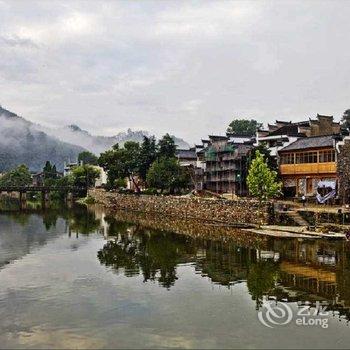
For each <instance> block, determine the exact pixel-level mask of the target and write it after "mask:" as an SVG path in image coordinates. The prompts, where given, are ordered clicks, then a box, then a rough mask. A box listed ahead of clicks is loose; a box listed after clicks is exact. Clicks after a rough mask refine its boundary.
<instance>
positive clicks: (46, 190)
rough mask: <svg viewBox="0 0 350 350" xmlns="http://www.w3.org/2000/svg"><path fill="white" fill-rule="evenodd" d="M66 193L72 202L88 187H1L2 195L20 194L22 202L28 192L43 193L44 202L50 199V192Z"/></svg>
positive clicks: (24, 200)
mask: <svg viewBox="0 0 350 350" xmlns="http://www.w3.org/2000/svg"><path fill="white" fill-rule="evenodd" d="M57 191H60V192H63V193H66V199H67V200H72V199H73V194H74V193H79V192H83V191H86V187H77V186H0V194H1V193H2V192H7V193H12V192H18V193H19V199H20V202H21V203H22V202H26V200H27V192H41V195H42V200H43V202H47V201H49V199H50V197H49V196H50V192H57Z"/></svg>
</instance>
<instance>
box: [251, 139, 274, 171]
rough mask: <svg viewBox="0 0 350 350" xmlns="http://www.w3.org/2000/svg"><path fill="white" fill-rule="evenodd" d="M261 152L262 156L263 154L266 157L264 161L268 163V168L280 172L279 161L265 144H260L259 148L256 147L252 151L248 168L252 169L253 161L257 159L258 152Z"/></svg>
mask: <svg viewBox="0 0 350 350" xmlns="http://www.w3.org/2000/svg"><path fill="white" fill-rule="evenodd" d="M258 151H259V152H260V154H262V155H263V156H264V159H265V160H266V162H267V165H268V167H269V168H270V169H271V170H274V171H277V170H278V166H277V160H276V158H275V157H272V156H271V152H270V150H269V149H268V148H267V147H266V146H265V145H263V144H260V145H259V146H257V147H254V148H253V149H252V151H251V152H250V154H249V158H248V168H249V167H250V165H251V163H252V161H253V159H255V157H256V152H258Z"/></svg>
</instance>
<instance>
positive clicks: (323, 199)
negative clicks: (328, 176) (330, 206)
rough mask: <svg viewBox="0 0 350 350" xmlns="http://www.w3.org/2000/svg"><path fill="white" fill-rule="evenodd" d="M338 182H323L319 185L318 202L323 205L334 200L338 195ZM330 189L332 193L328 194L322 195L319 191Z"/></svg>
mask: <svg viewBox="0 0 350 350" xmlns="http://www.w3.org/2000/svg"><path fill="white" fill-rule="evenodd" d="M336 185H337V183H336V180H323V181H320V182H319V183H318V184H317V195H316V198H317V201H318V202H319V203H321V204H323V203H325V202H327V201H328V200H329V199H331V198H334V197H335V195H336V194H337V191H336V189H335V188H336ZM325 188H329V189H330V191H329V192H328V193H327V194H324V195H322V194H321V193H320V192H319V190H321V189H325Z"/></svg>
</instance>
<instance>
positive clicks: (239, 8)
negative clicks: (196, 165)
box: [0, 0, 350, 142]
mask: <svg viewBox="0 0 350 350" xmlns="http://www.w3.org/2000/svg"><path fill="white" fill-rule="evenodd" d="M349 42H350V1H329V2H327V1H319V2H318V1H300V2H298V1H291V2H288V1H274V2H271V1H269V2H263V1H256V2H254V1H251V2H248V1H243V2H239V1H222V2H220V1H218V2H214V1H211V2H205V1H194V2H189V1H184V2H181V1H154V2H148V1H106V2H103V1H92V0H90V1H85V2H74V1H66V2H65V1H57V2H54V1H23V2H22V1H16V0H13V1H3V0H0V50H1V54H0V91H1V94H0V104H1V105H2V106H3V107H5V108H8V109H10V110H11V111H14V112H16V113H17V114H19V115H22V116H24V117H26V118H27V119H30V120H32V121H34V122H39V123H42V124H45V125H53V126H62V125H65V124H71V123H76V124H78V125H80V126H81V127H83V128H85V129H87V130H89V131H90V132H92V133H95V134H108V135H112V134H113V133H116V132H118V131H121V130H125V129H126V128H128V127H131V128H133V129H145V130H149V131H150V132H153V133H155V134H157V135H160V134H163V133H165V132H167V131H170V132H171V133H173V134H175V135H177V136H179V137H183V138H185V139H186V140H187V141H189V142H195V141H198V140H199V139H200V138H201V137H205V136H206V135H207V134H208V133H223V132H224V130H225V128H226V126H227V124H228V123H229V121H230V120H231V119H232V118H235V117H248V118H256V119H258V120H260V121H262V122H267V121H272V120H274V119H276V118H278V119H285V120H301V119H304V118H309V117H313V116H315V115H316V113H320V114H331V115H334V116H336V117H337V118H339V117H340V116H341V114H342V112H343V111H344V110H345V109H346V108H350V50H349V48H348V45H349Z"/></svg>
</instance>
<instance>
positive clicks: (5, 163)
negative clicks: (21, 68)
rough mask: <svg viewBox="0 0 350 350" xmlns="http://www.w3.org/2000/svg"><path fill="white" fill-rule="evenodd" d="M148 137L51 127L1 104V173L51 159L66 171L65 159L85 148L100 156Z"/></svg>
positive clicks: (36, 166)
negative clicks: (19, 166)
mask: <svg viewBox="0 0 350 350" xmlns="http://www.w3.org/2000/svg"><path fill="white" fill-rule="evenodd" d="M144 136H150V134H149V133H148V132H147V131H142V130H136V131H133V130H131V129H128V130H127V131H126V132H120V133H118V134H117V135H115V136H95V135H91V134H90V133H89V132H88V131H86V130H82V129H81V128H80V127H79V126H78V125H75V124H72V125H68V126H65V127H62V128H56V129H55V128H48V127H44V126H42V125H39V124H34V123H32V122H30V121H28V120H26V119H24V118H22V117H20V116H18V115H17V114H15V113H13V112H11V111H9V110H7V109H5V108H2V107H1V106H0V172H2V171H6V170H9V169H12V168H14V167H16V166H17V165H19V164H26V165H27V166H28V167H29V169H30V170H31V171H40V170H41V169H42V168H43V166H44V165H45V162H46V161H47V160H49V161H50V162H51V163H53V164H56V167H57V169H58V170H62V169H63V166H64V162H67V161H76V160H77V158H78V155H79V153H80V152H82V151H84V150H89V151H90V152H93V153H95V154H96V155H99V154H100V153H101V152H104V151H105V150H107V149H109V148H111V147H112V146H113V145H114V144H116V143H119V144H120V145H123V144H124V142H126V141H136V142H142V140H143V137H144ZM173 138H174V141H175V143H176V144H177V145H178V147H179V148H187V147H189V145H188V143H186V142H185V141H184V140H182V139H180V138H176V137H174V136H173Z"/></svg>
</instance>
